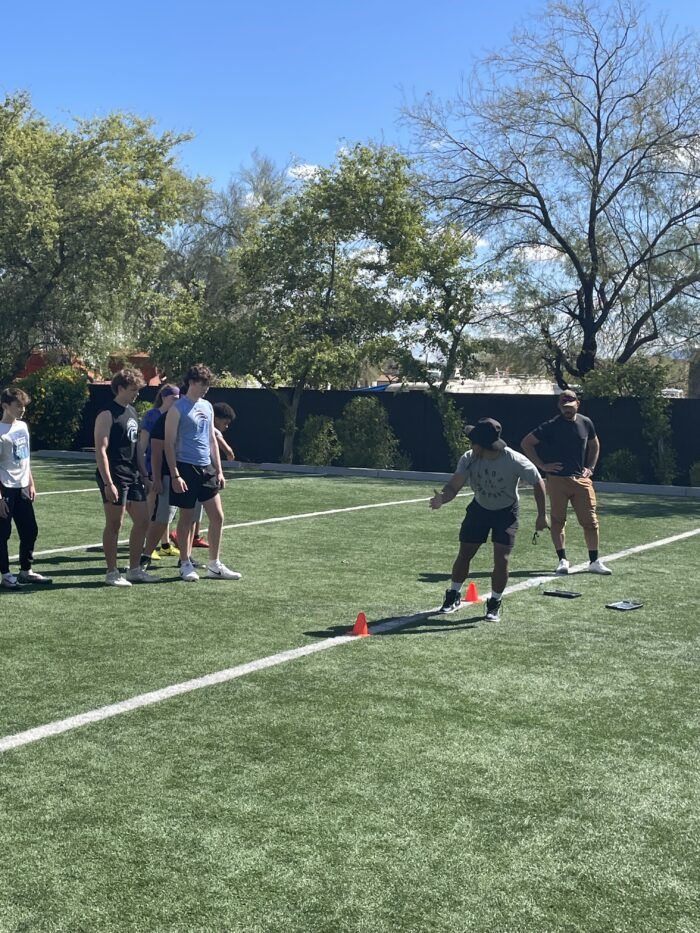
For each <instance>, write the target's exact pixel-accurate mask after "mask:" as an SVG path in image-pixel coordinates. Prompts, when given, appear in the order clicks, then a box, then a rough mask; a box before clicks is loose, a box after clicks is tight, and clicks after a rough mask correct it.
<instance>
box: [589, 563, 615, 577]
mask: <svg viewBox="0 0 700 933" xmlns="http://www.w3.org/2000/svg"><path fill="white" fill-rule="evenodd" d="M588 572H589V573H599V574H601V575H602V576H604V577H607V576H609V575H610V574H611V573H612V570H611V569H610V568H609V567H606V566H605V564H604V563H603V562H602V561H601V560H592V561H591V562H590V564H589V565H588Z"/></svg>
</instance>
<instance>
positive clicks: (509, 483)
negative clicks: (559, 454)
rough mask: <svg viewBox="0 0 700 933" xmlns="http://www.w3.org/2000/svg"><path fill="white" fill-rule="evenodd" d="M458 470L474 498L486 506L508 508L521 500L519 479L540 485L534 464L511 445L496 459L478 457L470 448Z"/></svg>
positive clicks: (462, 457)
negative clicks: (472, 491)
mask: <svg viewBox="0 0 700 933" xmlns="http://www.w3.org/2000/svg"><path fill="white" fill-rule="evenodd" d="M455 472H456V473H459V474H460V476H464V477H465V479H466V482H467V483H468V485H469V486H471V488H472V489H473V490H474V499H475V500H476V502H478V503H479V505H480V506H482V507H483V508H485V509H490V510H492V511H495V510H496V509H507V508H508V507H509V506H511V505H514V504H515V503H516V502H517V501H518V499H519V496H518V480H523V481H524V482H526V483H530V484H531V485H532V486H535V485H537V483H539V481H540V474H539V471H538V469H537V467H536V466H535V465H534V463H531V462H530V461H529V460H528V459H527V457H524V456H523V455H522V454H519V453H518V452H517V451H515V450H511V449H510V447H506V448H505V450H502V451H501V454H500V456H498V457H496V458H495V459H494V460H487V459H486V458H485V457H475V456H474V451H473V450H468V451H467V452H466V453H465V454H462V456H461V457H460V458H459V463H458V464H457V469H456V470H455Z"/></svg>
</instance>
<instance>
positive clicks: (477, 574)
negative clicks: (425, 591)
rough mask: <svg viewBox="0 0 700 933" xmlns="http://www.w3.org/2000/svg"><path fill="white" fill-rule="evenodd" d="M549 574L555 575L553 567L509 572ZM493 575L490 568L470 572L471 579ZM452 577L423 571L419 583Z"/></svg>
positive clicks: (446, 574) (531, 575)
mask: <svg viewBox="0 0 700 933" xmlns="http://www.w3.org/2000/svg"><path fill="white" fill-rule="evenodd" d="M548 574H551V575H554V571H553V570H552V568H551V567H547V568H546V569H545V570H511V571H510V573H509V574H508V576H509V577H543V576H545V577H546V576H547V575H548ZM490 577H491V571H490V570H477V571H475V572H474V573H470V574H469V579H470V580H482V579H486V578H489V579H490ZM451 579H452V575H451V574H449V573H428V572H427V571H423V572H421V573H419V574H418V582H419V583H444V582H445V581H449V580H451Z"/></svg>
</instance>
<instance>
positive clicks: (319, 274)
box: [218, 146, 422, 462]
mask: <svg viewBox="0 0 700 933" xmlns="http://www.w3.org/2000/svg"><path fill="white" fill-rule="evenodd" d="M412 182H413V179H412V177H411V173H410V171H409V167H408V163H407V161H406V160H405V159H404V158H403V157H402V156H400V155H399V154H398V153H397V152H395V151H394V150H392V149H387V148H375V147H370V146H356V147H355V148H354V149H352V150H350V151H348V152H343V153H341V154H340V155H339V157H338V160H337V163H336V164H335V165H333V166H332V167H331V168H327V169H325V168H324V169H319V170H318V171H317V172H316V173H315V174H314V175H313V176H312V177H311V178H309V179H307V181H306V182H305V184H304V185H303V188H302V190H301V191H299V192H298V193H295V194H293V195H291V196H289V197H288V198H286V199H285V200H284V201H283V203H282V204H281V206H280V207H279V209H278V210H277V212H276V213H275V214H274V215H273V216H272V217H270V218H269V219H268V220H267V222H266V223H264V224H261V225H259V226H257V227H255V228H253V229H251V230H250V231H249V232H248V234H247V235H246V237H245V238H244V241H243V245H242V247H241V249H240V250H239V251H238V252H237V254H236V261H237V269H236V275H235V282H234V284H233V285H232V288H231V302H230V308H229V309H228V310H227V311H225V312H224V313H223V314H222V315H221V317H220V323H219V328H218V329H219V331H220V333H221V334H222V337H224V336H225V335H228V338H229V340H228V343H227V342H226V341H225V339H224V340H223V342H222V344H221V353H220V355H219V359H220V364H219V366H220V368H226V369H231V370H233V371H238V372H250V373H252V374H253V375H254V376H255V377H256V378H257V379H258V380H259V382H260V383H261V384H262V385H263V386H265V387H266V388H268V389H270V390H271V391H273V392H275V394H276V395H277V397H278V399H279V401H280V403H281V404H282V406H283V409H284V446H283V453H282V460H283V461H284V462H291V459H292V454H293V443H294V435H295V432H296V422H297V412H298V408H299V403H300V401H301V397H302V394H303V392H304V390H305V389H307V388H325V387H326V386H329V385H332V386H335V387H345V386H350V385H353V384H354V383H355V381H356V379H357V375H358V373H359V371H360V369H361V367H362V366H363V365H364V364H366V363H367V362H376V361H379V360H381V359H382V358H384V357H385V356H387V354H388V352H389V351H390V350H391V349H393V347H394V341H393V338H392V337H391V336H390V335H391V333H392V331H393V329H394V328H395V326H396V324H397V321H398V319H399V315H400V312H401V301H402V298H401V295H399V294H397V292H396V290H395V288H394V287H393V280H392V277H391V273H392V269H393V268H394V267H398V266H399V265H400V264H401V263H404V264H405V263H407V262H408V261H409V258H408V257H409V253H410V250H411V249H412V248H414V244H415V239H416V237H417V235H418V233H419V231H420V228H421V224H422V207H421V204H420V203H419V201H418V199H417V198H416V197H415V195H414V193H413V191H414V189H413V183H412Z"/></svg>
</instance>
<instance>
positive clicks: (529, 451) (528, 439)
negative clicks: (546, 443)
mask: <svg viewBox="0 0 700 933" xmlns="http://www.w3.org/2000/svg"><path fill="white" fill-rule="evenodd" d="M539 442H540V441H539V438H537V437H535V435H534V434H532V433H530V434H526V435H525V437H524V438H523V439H522V440H521V441H520V446H521V447H522V450H523V453H524V454H525V456H526V457H527V459H528V460H530V461H532V463H534V464H535V466H536V467H537V469H538V470H542V472H543V473H558V472H559V471H560V470H561V469H562V467H563V465H564V464H563V463H560V462H559V461H556V462H553V463H543V462H542V461H541V460H540V458H539V456H538V455H537V452H536V450H535V448H536V447H537V445H538V444H539Z"/></svg>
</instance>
